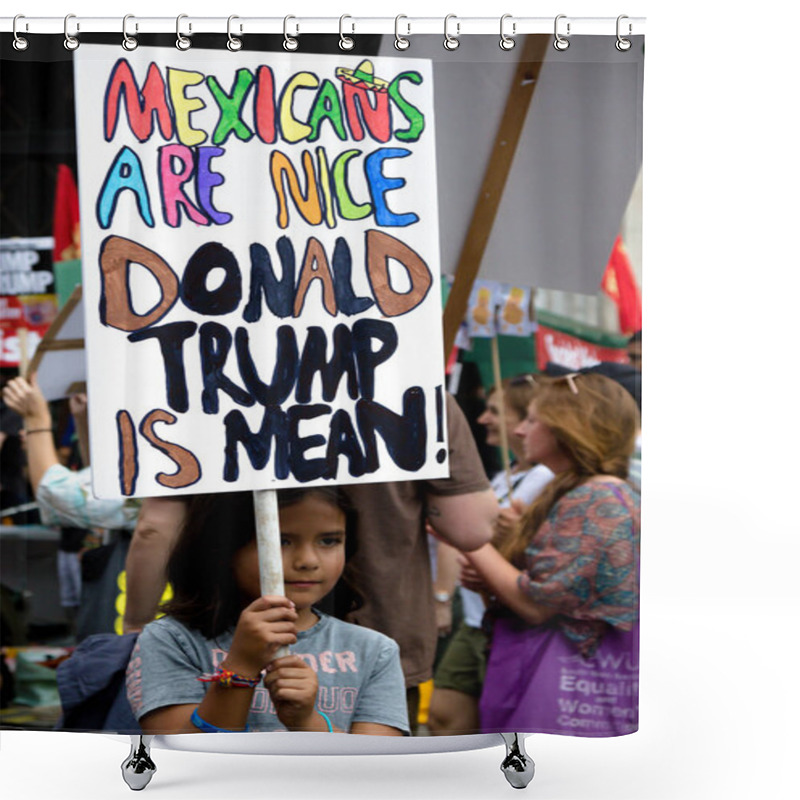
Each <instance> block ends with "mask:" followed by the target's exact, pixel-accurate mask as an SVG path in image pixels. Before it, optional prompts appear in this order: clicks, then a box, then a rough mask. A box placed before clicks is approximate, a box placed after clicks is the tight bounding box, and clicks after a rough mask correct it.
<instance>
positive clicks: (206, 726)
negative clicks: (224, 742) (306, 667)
mask: <svg viewBox="0 0 800 800" xmlns="http://www.w3.org/2000/svg"><path fill="white" fill-rule="evenodd" d="M192 725H194V726H195V728H198V729H200V730H201V731H202V732H203V733H242V731H232V730H230V729H229V728H218V727H217V726H216V725H212V724H211V723H210V722H206V721H205V720H204V719H203V718H202V717H201V716H200V715H199V714H198V713H197V709H195V710H194V711H192ZM328 725H330V722H329V723H328ZM249 729H250V726H249V725H245V726H244V732H247V731H248V730H249Z"/></svg>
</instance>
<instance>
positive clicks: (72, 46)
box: [64, 14, 81, 50]
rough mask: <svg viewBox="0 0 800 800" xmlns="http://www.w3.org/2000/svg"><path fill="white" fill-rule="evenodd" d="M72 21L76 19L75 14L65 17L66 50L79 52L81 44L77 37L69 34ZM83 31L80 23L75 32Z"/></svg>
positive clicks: (76, 24)
mask: <svg viewBox="0 0 800 800" xmlns="http://www.w3.org/2000/svg"><path fill="white" fill-rule="evenodd" d="M71 19H75V15H74V14H67V16H66V17H64V49H65V50H77V49H78V46H79V45H80V42H79V41H78V37H77V36H72V35H71V34H70V32H69V21H70V20H71ZM80 29H81V26H80V23H79V22H76V23H75V30H76V31H79V30H80Z"/></svg>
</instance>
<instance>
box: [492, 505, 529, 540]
mask: <svg viewBox="0 0 800 800" xmlns="http://www.w3.org/2000/svg"><path fill="white" fill-rule="evenodd" d="M526 508H527V506H526V505H525V503H523V502H522V501H521V500H512V501H511V505H510V506H509V507H507V508H501V509H500V513H499V514H498V515H497V519H496V520H495V525H494V536H493V537H492V544H494V546H495V547H497V546H499V545H500V543H501V542H504V541H506V540H507V539H508V538H509V537H510V536H511V535H513V533H514V532H515V531H516V529H517V526H518V525H519V523H520V520H521V519H522V515H523V514H524V513H525V510H526Z"/></svg>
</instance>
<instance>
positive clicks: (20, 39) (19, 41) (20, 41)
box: [13, 14, 30, 53]
mask: <svg viewBox="0 0 800 800" xmlns="http://www.w3.org/2000/svg"><path fill="white" fill-rule="evenodd" d="M18 19H25V15H24V14H17V16H16V17H14V27H13V30H14V42H13V45H14V49H15V50H17V51H19V52H20V53H21V52H22V51H23V50H27V49H28V45H29V44H30V42H29V41H28V40H27V39H26V38H25V37H24V36H20V35H19V34H18V33H17V20H18ZM25 30H26V31H27V30H28V23H27V22H26V23H25Z"/></svg>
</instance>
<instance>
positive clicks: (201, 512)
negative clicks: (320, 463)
mask: <svg viewBox="0 0 800 800" xmlns="http://www.w3.org/2000/svg"><path fill="white" fill-rule="evenodd" d="M309 495H316V496H318V497H320V498H322V499H323V500H326V501H327V502H329V503H330V504H331V505H334V506H336V507H337V508H339V509H341V510H342V511H343V512H344V515H345V532H346V536H345V560H346V561H347V560H349V559H350V557H351V556H352V555H353V554H354V553H355V551H356V547H357V540H356V512H355V509H354V508H353V506H352V505H351V503H350V501H349V500H348V498H347V497H346V496H345V494H344V492H342V490H341V489H338V488H336V487H329V486H320V487H311V488H296V489H281V490H279V491H278V508H279V509H280V508H285V507H288V506H292V505H295V504H296V503H299V502H300V501H301V500H303V499H304V498H305V497H308V496H309ZM255 535H256V520H255V511H254V508H253V493H252V492H230V493H225V494H208V495H195V496H193V497H191V498H190V499H189V507H188V511H187V515H186V521H185V522H184V525H183V529H182V530H181V533H180V536H179V537H178V541H177V542H176V543H175V547H174V548H173V550H172V553H171V554H170V557H169V561H168V563H167V579H168V580H169V582H170V584H171V586H172V592H173V596H172V599H171V600H170V601H169V602H168V603H166V604H165V605H164V606H163V607H162V609H161V610H162V611H163V612H164V613H165V614H167V615H169V616H170V617H173V618H174V619H176V620H178V621H179V622H182V623H183V624H184V625H186V626H187V627H189V628H195V629H196V630H198V631H199V632H200V633H201V634H202V635H203V636H205V637H206V638H207V639H212V638H214V637H215V636H219V635H220V634H222V633H224V632H225V631H226V630H228V629H229V628H233V627H235V626H236V623H237V621H238V619H239V614H240V613H241V611H242V608H243V604H245V603H246V599H245V598H244V597H243V596H242V594H241V591H240V589H239V587H238V586H237V585H236V579H235V577H234V574H233V569H232V564H233V556H234V554H235V553H236V552H237V551H238V550H240V549H241V548H242V547H244V546H245V545H247V544H249V543H250V542H251V541H253V539H255ZM351 580H352V576H351ZM329 598H332V599H329V600H328V602H327V603H325V604H324V605H323V608H322V610H324V611H326V612H327V613H331V614H334V615H335V616H339V617H343V616H344V615H345V614H347V613H348V612H350V611H353V610H355V609H356V608H358V607H359V606H360V605H361V602H362V599H361V596H360V595H359V593H358V591H357V590H356V589H355V588H354V587H353V586H351V585H349V584H346V583H345V581H344V580H343V579H340V580H339V583H338V584H337V586H336V587H335V589H334V591H333V592H332V593H331V594H330V595H329ZM321 605H322V604H321Z"/></svg>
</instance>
